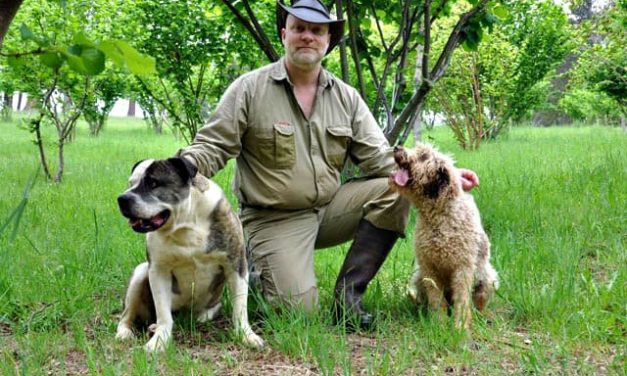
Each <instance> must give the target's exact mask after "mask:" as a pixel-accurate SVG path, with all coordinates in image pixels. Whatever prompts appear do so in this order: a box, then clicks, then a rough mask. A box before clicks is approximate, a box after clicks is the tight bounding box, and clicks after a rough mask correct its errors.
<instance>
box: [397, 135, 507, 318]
mask: <svg viewBox="0 0 627 376" xmlns="http://www.w3.org/2000/svg"><path fill="white" fill-rule="evenodd" d="M394 159H395V160H396V163H397V165H398V167H399V169H398V171H396V172H394V173H393V174H391V175H390V180H389V182H390V186H391V188H392V189H394V190H395V191H397V192H399V193H401V194H403V195H405V196H406V197H408V198H409V199H410V200H411V201H412V202H413V203H414V205H416V207H417V208H418V210H419V212H420V220H419V221H418V223H417V225H416V231H415V234H414V236H415V243H416V244H415V246H416V259H417V261H418V267H419V270H418V271H416V273H414V275H413V277H412V281H411V285H410V286H411V287H410V296H411V297H412V298H413V299H414V300H415V301H416V302H418V303H423V302H424V301H425V298H426V300H427V302H428V303H429V306H430V307H431V308H432V309H433V310H434V311H436V312H438V313H439V314H445V313H446V312H447V310H448V307H449V305H452V306H453V312H454V318H455V327H456V328H458V329H460V328H463V329H468V328H469V327H470V325H471V320H472V313H471V307H470V297H471V291H472V299H473V301H474V303H475V306H476V307H477V309H478V310H479V311H482V310H483V308H484V307H485V305H486V304H487V302H488V300H489V298H490V296H491V295H492V293H493V292H494V290H495V289H496V288H497V287H498V277H497V273H496V271H495V270H494V268H493V267H492V265H490V241H489V240H488V237H487V235H486V234H485V231H484V230H483V227H482V226H481V219H480V217H479V210H478V209H477V206H476V205H475V201H474V199H473V198H472V196H471V195H470V194H468V193H466V192H464V191H463V190H462V185H461V178H460V175H459V171H458V170H457V169H456V168H455V166H454V162H453V159H452V158H451V157H449V156H447V155H444V154H442V153H440V152H439V151H437V150H436V149H435V148H434V147H432V146H430V145H426V144H420V145H418V146H417V147H416V148H415V149H412V150H406V149H404V148H402V147H396V148H395V149H394Z"/></svg>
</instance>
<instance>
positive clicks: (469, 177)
mask: <svg viewBox="0 0 627 376" xmlns="http://www.w3.org/2000/svg"><path fill="white" fill-rule="evenodd" d="M459 174H460V175H461V178H462V189H463V190H464V191H466V192H468V191H470V190H471V189H473V188H474V187H478V186H479V177H478V176H477V174H475V172H474V171H471V170H466V169H465V168H460V169H459Z"/></svg>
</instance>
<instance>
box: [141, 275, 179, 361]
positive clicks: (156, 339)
mask: <svg viewBox="0 0 627 376" xmlns="http://www.w3.org/2000/svg"><path fill="white" fill-rule="evenodd" d="M148 275H149V279H150V289H151V290H152V298H153V300H154V301H155V313H156V316H157V324H156V326H155V330H154V334H153V336H152V338H150V341H148V343H146V346H145V347H144V348H145V349H146V351H148V352H160V351H163V350H165V347H166V345H167V344H168V341H169V340H170V336H171V335H172V325H173V322H174V321H173V319H172V301H171V300H172V295H171V291H172V278H171V277H172V276H171V272H170V271H168V270H161V269H158V268H156V267H155V268H152V267H151V268H150V270H149V272H148Z"/></svg>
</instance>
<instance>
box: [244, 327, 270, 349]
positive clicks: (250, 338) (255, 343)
mask: <svg viewBox="0 0 627 376" xmlns="http://www.w3.org/2000/svg"><path fill="white" fill-rule="evenodd" d="M244 341H245V342H246V344H248V345H249V346H252V347H255V348H258V349H260V348H262V347H263V346H264V345H265V343H264V342H263V339H261V337H259V336H258V335H257V334H255V333H253V332H252V331H251V332H250V333H248V334H246V335H244Z"/></svg>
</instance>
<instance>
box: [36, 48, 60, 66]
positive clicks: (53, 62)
mask: <svg viewBox="0 0 627 376" xmlns="http://www.w3.org/2000/svg"><path fill="white" fill-rule="evenodd" d="M39 60H40V61H41V63H42V64H43V65H45V66H47V67H50V68H52V69H59V68H60V67H61V65H63V62H64V61H65V58H64V56H63V55H61V54H60V53H58V52H46V53H44V54H42V55H40V56H39Z"/></svg>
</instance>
